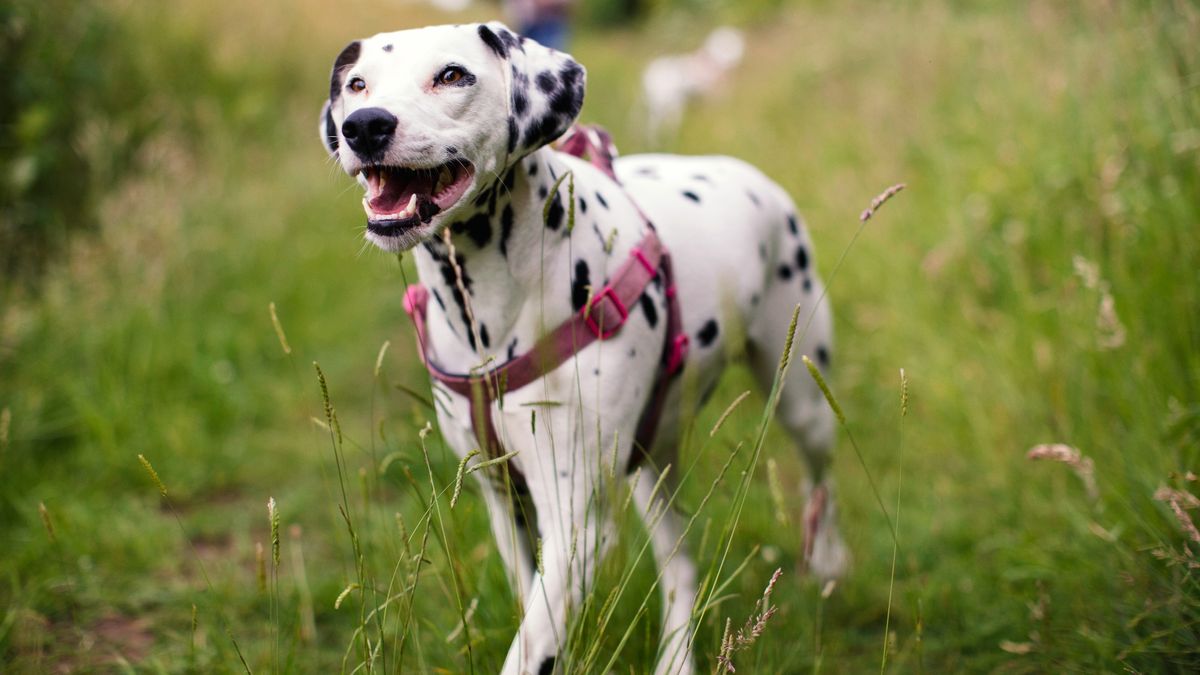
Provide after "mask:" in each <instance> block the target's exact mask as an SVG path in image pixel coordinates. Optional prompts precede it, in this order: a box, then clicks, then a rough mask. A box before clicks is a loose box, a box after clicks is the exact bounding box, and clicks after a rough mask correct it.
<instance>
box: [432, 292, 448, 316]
mask: <svg viewBox="0 0 1200 675" xmlns="http://www.w3.org/2000/svg"><path fill="white" fill-rule="evenodd" d="M431 292H432V293H433V300H434V302H436V303H437V304H438V307H441V308H442V311H443V312H444V311H446V301H445V300H442V294H441V293H438V291H437V289H436V288H435V289H433V290H432V291H431Z"/></svg>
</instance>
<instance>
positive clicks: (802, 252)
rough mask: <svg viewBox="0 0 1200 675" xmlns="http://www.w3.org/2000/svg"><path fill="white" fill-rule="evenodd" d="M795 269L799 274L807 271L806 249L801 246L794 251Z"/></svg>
mask: <svg viewBox="0 0 1200 675" xmlns="http://www.w3.org/2000/svg"><path fill="white" fill-rule="evenodd" d="M796 267H797V268H798V269H799V270H800V271H801V272H803V271H804V270H806V269H808V249H806V248H804V247H803V246H801V247H799V248H797V249H796Z"/></svg>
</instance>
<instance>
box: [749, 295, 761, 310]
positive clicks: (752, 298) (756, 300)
mask: <svg viewBox="0 0 1200 675" xmlns="http://www.w3.org/2000/svg"><path fill="white" fill-rule="evenodd" d="M760 301H762V298H761V297H759V295H758V293H755V294H754V295H752V296H750V304H751V305H752V306H754V307H757V306H758V303H759V302H760Z"/></svg>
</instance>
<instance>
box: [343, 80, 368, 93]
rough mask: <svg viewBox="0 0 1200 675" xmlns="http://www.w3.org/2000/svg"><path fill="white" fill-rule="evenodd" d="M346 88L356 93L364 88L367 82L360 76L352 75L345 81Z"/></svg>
mask: <svg viewBox="0 0 1200 675" xmlns="http://www.w3.org/2000/svg"><path fill="white" fill-rule="evenodd" d="M346 88H347V89H349V90H350V91H352V92H354V93H358V92H361V91H365V90H366V88H367V83H366V82H365V81H364V80H363V79H362V78H361V77H352V78H350V81H349V82H347V83H346Z"/></svg>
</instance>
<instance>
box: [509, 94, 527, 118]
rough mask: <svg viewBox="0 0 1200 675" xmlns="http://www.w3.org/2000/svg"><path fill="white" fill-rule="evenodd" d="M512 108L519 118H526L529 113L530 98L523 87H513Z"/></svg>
mask: <svg viewBox="0 0 1200 675" xmlns="http://www.w3.org/2000/svg"><path fill="white" fill-rule="evenodd" d="M512 107H513V112H515V113H516V114H517V117H524V116H525V113H526V112H528V111H529V96H527V95H526V94H525V90H524V89H522V88H521V87H513V93H512Z"/></svg>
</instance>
